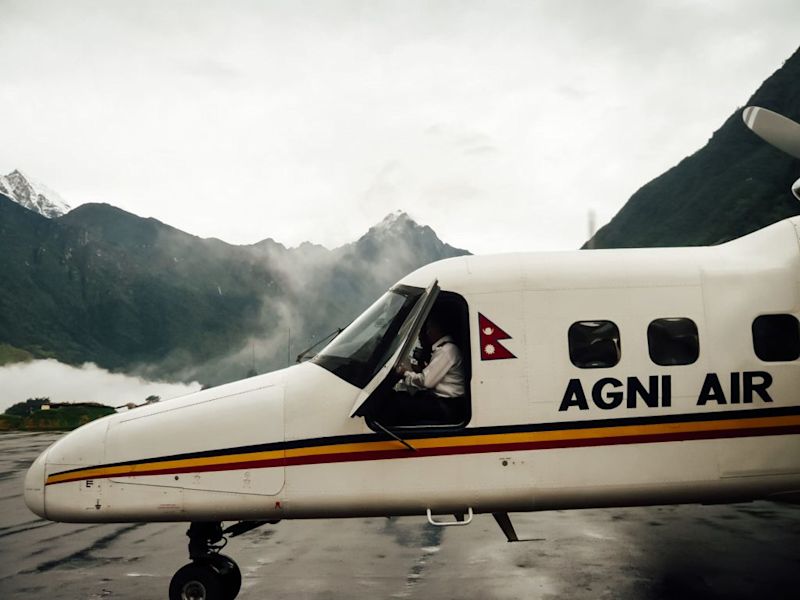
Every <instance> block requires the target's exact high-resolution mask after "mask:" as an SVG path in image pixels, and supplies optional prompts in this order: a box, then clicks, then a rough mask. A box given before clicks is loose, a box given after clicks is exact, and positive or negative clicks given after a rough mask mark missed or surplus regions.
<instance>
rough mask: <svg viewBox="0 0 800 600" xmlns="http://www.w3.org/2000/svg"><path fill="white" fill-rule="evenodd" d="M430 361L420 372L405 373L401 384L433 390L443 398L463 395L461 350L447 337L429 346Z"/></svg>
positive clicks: (417, 388) (412, 387) (418, 388)
mask: <svg viewBox="0 0 800 600" xmlns="http://www.w3.org/2000/svg"><path fill="white" fill-rule="evenodd" d="M431 350H432V352H431V360H430V362H429V363H428V366H427V367H425V368H424V369H423V370H422V372H420V373H415V372H414V371H406V372H405V373H404V374H403V380H402V383H403V384H404V385H405V387H407V388H410V389H414V390H424V389H429V390H433V393H434V394H436V395H437V396H441V397H443V398H457V397H459V396H463V395H464V363H463V361H462V359H461V350H459V349H458V346H457V345H456V344H455V343H454V342H453V338H452V337H450V336H449V335H446V336H444V337H443V338H441V339H439V340H438V341H437V342H436V343H435V344H433V346H431Z"/></svg>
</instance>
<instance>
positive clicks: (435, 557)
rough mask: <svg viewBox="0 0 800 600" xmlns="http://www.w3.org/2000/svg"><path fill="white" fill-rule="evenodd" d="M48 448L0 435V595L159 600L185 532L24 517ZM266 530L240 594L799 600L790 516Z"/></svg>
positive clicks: (246, 551)
mask: <svg viewBox="0 0 800 600" xmlns="http://www.w3.org/2000/svg"><path fill="white" fill-rule="evenodd" d="M57 437H58V436H57V435H54V434H33V433H6V434H0V557H1V558H2V560H0V598H3V599H6V598H11V599H15V600H16V599H19V600H25V599H31V600H33V599H36V600H39V599H41V598H70V599H101V598H110V599H119V600H143V599H150V598H154V599H161V598H166V597H167V587H168V585H169V580H170V578H171V577H172V574H173V573H174V571H175V570H176V569H178V568H179V567H180V566H181V565H183V564H184V563H186V562H187V551H186V542H187V538H186V536H185V531H186V525H185V524H163V523H161V524H127V525H125V524H120V525H85V524H84V525H68V524H60V523H50V522H48V521H43V520H41V519H38V518H36V517H35V516H34V515H33V514H32V513H31V512H29V511H28V509H27V508H26V507H25V504H24V502H23V498H22V481H23V477H24V475H25V470H26V469H27V467H28V465H29V464H30V463H31V462H32V461H33V459H34V458H35V457H36V455H37V454H38V453H39V452H40V451H41V450H43V449H44V448H45V447H47V446H48V445H49V444H50V443H51V442H52V441H53V440H55V439H56V438H57ZM512 520H513V521H514V524H515V526H516V528H517V532H518V533H519V535H520V537H522V538H529V539H530V540H531V541H527V542H524V543H518V544H508V543H507V542H506V541H505V538H504V536H503V534H502V533H501V532H500V530H499V528H498V527H497V525H496V524H495V522H494V520H493V519H492V518H491V517H490V516H477V517H475V521H474V522H473V523H472V524H471V525H469V526H467V527H457V528H449V529H447V530H442V529H441V528H436V527H431V526H429V525H428V524H427V523H426V521H425V517H424V516H423V517H419V518H401V519H350V520H340V521H296V522H283V523H279V524H278V525H275V526H265V527H262V528H260V529H257V530H254V531H252V532H250V533H248V534H245V535H243V536H241V537H239V538H235V539H233V540H231V542H230V543H229V545H228V547H227V548H226V550H225V553H226V554H229V555H230V556H232V557H233V558H234V559H235V560H236V561H237V562H238V563H239V566H240V567H241V570H242V573H243V576H244V581H243V585H242V592H241V594H240V595H239V598H241V599H243V600H246V599H259V600H260V599H264V600H272V599H304V598H309V599H314V600H340V599H341V600H359V599H362V598H364V599H366V598H370V599H375V598H411V599H413V598H418V599H425V600H440V599H441V600H444V599H448V600H449V599H452V598H459V599H466V600H470V599H474V600H489V599H499V600H511V599H517V598H519V599H522V598H524V599H526V600H534V599H547V598H553V599H555V598H558V599H564V598H569V599H576V600H583V599H586V600H588V599H591V600H597V599H598V598H609V599H612V598H613V599H630V600H633V599H648V600H656V599H658V600H661V599H664V600H666V599H672V598H681V599H683V600H687V599H688V600H693V599H698V600H699V599H703V600H715V599H723V598H724V599H734V600H739V599H741V600H744V599H751V598H753V599H755V598H759V599H762V598H770V599H771V600H777V599H783V598H785V599H787V600H788V599H796V598H800V507H794V506H785V505H779V504H773V503H769V502H754V503H749V504H735V505H722V506H693V505H692V506H664V507H652V508H627V509H614V510H608V509H604V510H581V511H564V512H547V513H531V514H519V515H518V514H514V515H512Z"/></svg>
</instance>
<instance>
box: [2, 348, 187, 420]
mask: <svg viewBox="0 0 800 600" xmlns="http://www.w3.org/2000/svg"><path fill="white" fill-rule="evenodd" d="M199 389H200V384H199V383H197V382H192V383H188V384H183V383H177V384H176V383H164V382H159V381H148V380H146V379H143V378H141V377H134V376H130V375H123V374H120V373H110V372H109V371H106V370H104V369H101V368H100V367H98V366H97V365H95V364H92V363H86V364H84V365H83V366H81V367H73V366H70V365H65V364H63V363H60V362H58V361H56V360H53V359H49V360H36V361H33V362H28V363H17V364H13V365H9V366H5V367H2V368H0V411H3V410H5V409H6V408H8V407H9V406H11V405H12V404H16V403H17V402H24V401H25V400H27V399H28V398H36V397H48V398H50V400H52V401H53V402H100V403H102V404H107V405H109V406H120V405H123V404H127V403H128V402H134V403H136V404H141V403H142V402H144V399H145V398H147V397H148V396H151V395H155V396H160V397H161V399H162V400H166V399H168V398H174V397H176V396H182V395H184V394H189V393H191V392H196V391H198V390H199Z"/></svg>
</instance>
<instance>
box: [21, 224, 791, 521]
mask: <svg viewBox="0 0 800 600" xmlns="http://www.w3.org/2000/svg"><path fill="white" fill-rule="evenodd" d="M798 227H800V219H797V218H795V219H788V220H785V221H782V222H780V223H777V224H775V225H773V226H771V227H768V228H766V229H764V230H762V231H759V232H756V233H754V234H751V235H749V236H746V237H744V238H741V239H739V240H736V241H734V242H730V243H727V244H723V245H720V246H714V247H704V248H674V249H647V250H594V251H576V252H563V253H539V254H514V255H502V256H487V257H461V258H455V259H449V260H446V261H441V262H438V263H434V264H432V265H428V266H426V267H424V268H422V269H420V270H418V271H416V272H415V273H412V274H411V275H409V276H407V277H406V278H404V279H403V280H402V281H401V282H400V285H402V286H406V287H407V288H409V289H419V290H422V289H424V288H425V287H426V286H427V285H428V284H429V283H430V281H431V280H432V279H434V278H436V279H438V282H439V286H440V287H441V290H442V291H443V293H445V292H446V293H447V294H450V295H452V296H453V297H457V298H458V299H459V302H463V306H464V311H465V315H466V318H465V323H468V325H467V326H466V327H468V330H465V331H464V332H462V333H463V335H462V339H463V340H464V352H465V354H466V355H467V359H468V361H469V364H470V374H471V376H470V379H469V382H468V384H469V414H468V419H466V422H465V423H458V424H454V425H451V426H448V425H446V424H438V425H434V426H430V425H425V424H420V425H419V426H415V427H413V426H412V427H404V428H399V429H397V430H396V431H395V433H397V435H398V436H399V437H401V438H402V439H403V440H404V441H405V442H407V444H408V445H410V446H411V447H412V448H413V449H409V448H408V447H407V446H406V445H404V444H403V443H401V442H400V441H397V440H395V439H393V438H392V437H390V436H388V435H387V434H385V433H384V432H382V431H381V430H380V429H379V428H377V427H376V426H375V424H374V423H373V422H372V421H371V420H370V418H362V417H359V416H356V417H355V418H351V417H350V412H351V409H352V408H353V405H354V402H356V400H357V398H359V396H360V395H361V394H362V387H363V386H359V385H354V384H353V383H351V382H348V381H346V380H345V379H343V378H342V377H340V376H339V375H337V374H335V373H334V372H333V371H332V370H330V369H328V368H325V367H324V366H321V365H320V364H315V363H313V362H308V363H303V364H300V365H297V366H293V367H290V368H287V369H284V370H282V371H278V372H274V373H269V374H266V375H261V376H257V377H253V378H250V379H246V380H243V381H239V382H236V383H232V384H228V385H225V386H220V387H217V388H212V389H208V390H205V391H202V392H198V393H196V394H192V395H189V396H185V397H182V398H177V399H173V400H170V401H166V402H161V403H158V404H154V405H150V406H145V407H141V408H137V409H135V410H131V411H127V412H123V413H118V414H115V415H111V416H109V417H106V418H104V419H101V420H98V421H95V422H93V423H90V424H88V425H86V426H84V427H82V428H80V429H78V430H76V431H75V432H73V433H70V434H68V435H66V436H64V437H63V438H62V439H61V440H59V441H58V442H56V443H55V444H54V445H53V446H51V447H50V448H49V449H48V450H46V451H45V452H44V453H43V454H42V455H41V456H40V457H39V459H38V460H37V461H36V463H34V465H33V466H32V467H31V469H30V471H29V473H28V476H27V478H26V483H25V488H26V492H25V493H26V501H27V503H28V505H29V506H30V507H31V509H32V510H34V512H36V513H37V514H39V515H41V516H43V517H46V518H48V519H51V520H58V521H75V522H106V521H109V522H110V521H115V522H116V521H126V522H129V521H221V520H273V519H289V518H317V517H354V516H368V515H411V514H424V513H425V512H426V511H427V510H428V509H430V510H431V511H432V512H433V513H437V514H446V513H447V514H451V513H456V514H458V513H463V512H466V511H467V510H468V509H472V511H473V512H476V513H486V512H499V511H504V512H507V511H530V510H546V509H557V508H577V507H599V506H618V505H646V504H660V503H676V502H727V501H736V500H750V499H757V498H775V499H780V498H793V497H797V495H798V494H799V493H800V399H799V398H798V393H797V390H798V389H800V363H799V362H798V360H797V357H796V356H794V355H793V354H792V349H791V348H788V349H787V348H786V347H784V346H787V344H788V345H791V341H792V340H791V339H789V340H788V341H786V342H785V343H784V344H783V346H781V347H779V348H777V349H774V350H773V349H772V348H771V347H770V346H769V344H770V342H769V336H768V335H767V336H766V338H765V337H764V335H762V334H761V333H760V328H762V327H766V331H767V333H769V331H770V329H769V327H773V328H774V327H775V326H776V325H777V326H780V325H781V324H782V323H784V322H790V323H791V321H790V319H791V318H794V319H795V321H794V322H796V318H797V316H798V314H800V250H799V249H798ZM758 319H761V320H758ZM787 319H788V320H789V321H786V320H787ZM757 320H758V321H757ZM487 323H488V325H487ZM679 329H680V331H678V330H679ZM684 329H685V330H686V331H684ZM498 331H500V332H502V333H503V334H504V335H502V336H499V335H498ZM676 331H678V333H675V332H676ZM603 332H605V333H603ZM608 332H612V333H608ZM687 332H688V333H687ZM343 335H344V334H343ZM592 336H594V337H592ZM604 336H605V337H604ZM659 336H662V337H663V336H666V337H663V339H664V340H666V341H665V342H663V348H661V349H659V348H655V349H654V344H658V343H660V342H658V340H659V339H662V338H659ZM670 336H672V337H670ZM756 338H758V339H756ZM762 338H763V339H766V340H767V341H766V342H765V341H763V339H762ZM789 338H791V336H789ZM764 344H766V346H765V345H764ZM764 348H766V350H765V349H764ZM771 352H772V354H770V353H771ZM670 353H672V354H670ZM759 353H760V354H761V356H759ZM609 357H611V358H609ZM776 357H777V358H776ZM612 363H613V364H612ZM373 401H374V399H373ZM383 401H388V400H383Z"/></svg>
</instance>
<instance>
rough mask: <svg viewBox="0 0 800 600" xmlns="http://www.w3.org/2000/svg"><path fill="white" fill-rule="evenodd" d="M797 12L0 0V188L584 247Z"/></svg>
mask: <svg viewBox="0 0 800 600" xmlns="http://www.w3.org/2000/svg"><path fill="white" fill-rule="evenodd" d="M798 23H800V2H798V1H797V0H760V1H759V2H754V1H753V0H748V1H744V0H741V1H734V0H725V1H722V0H719V1H714V2H681V1H679V0H668V1H661V2H641V1H640V0H631V1H620V2H594V1H585V2H556V1H552V2H501V1H497V0H492V1H486V2H446V1H435V2H434V1H431V2H413V1H409V0H398V1H396V2H378V1H370V2H345V1H329V2H296V1H287V2H270V1H259V2H241V1H240V2H237V1H224V2H196V1H193V2H174V1H169V2H167V1H164V0H159V1H155V2H146V1H143V0H136V1H129V0H126V1H124V2H121V1H109V0H98V1H72V0H70V1H65V0H55V1H41V2H39V1H32V0H19V1H17V0H0V172H2V173H6V172H8V171H10V170H12V169H14V168H19V169H21V170H22V171H23V172H25V173H26V174H27V175H29V176H30V177H31V178H33V179H35V180H39V181H40V182H42V183H44V184H46V185H48V186H49V187H51V188H53V189H55V190H56V191H58V192H59V193H60V194H61V195H62V196H63V197H64V199H65V200H67V201H68V202H69V203H70V204H72V205H73V206H76V205H78V204H82V203H84V202H109V203H111V204H114V205H116V206H119V207H121V208H123V209H125V210H128V211H131V212H134V213H136V214H138V215H141V216H145V217H147V216H152V217H155V218H157V219H159V220H161V221H164V222H166V223H169V224H171V225H173V226H176V227H178V228H180V229H183V230H185V231H188V232H190V233H194V234H196V235H200V236H203V237H218V238H221V239H223V240H225V241H228V242H231V243H237V244H243V243H253V242H256V241H258V240H261V239H263V238H266V237H273V238H275V239H277V240H279V241H281V242H283V243H285V244H287V245H297V244H299V243H300V242H302V241H305V240H310V241H313V242H316V243H321V244H324V245H326V246H328V247H334V246H337V245H341V244H343V243H346V242H349V241H352V240H354V239H356V238H357V237H358V236H359V235H361V234H362V233H364V231H366V229H367V228H368V227H369V226H370V225H371V224H374V223H376V222H377V221H379V220H380V219H381V218H382V217H383V216H385V215H386V214H387V213H389V212H390V211H393V210H395V209H403V210H406V211H408V212H409V213H411V215H412V216H413V217H415V218H416V219H417V220H418V221H420V222H422V223H425V224H429V225H431V226H432V227H433V228H434V229H435V230H436V231H437V232H438V233H439V235H440V237H442V238H443V239H444V240H445V241H447V242H449V243H451V244H453V245H456V246H460V247H464V248H468V249H470V250H472V251H474V252H481V253H482V252H493V251H508V250H540V249H566V248H574V247H576V246H578V245H579V244H581V243H582V242H583V241H584V240H585V238H586V230H587V213H588V211H589V210H590V209H593V210H595V211H596V213H597V220H598V222H599V223H600V224H602V223H604V222H606V221H607V220H608V219H609V218H610V217H611V216H613V214H614V213H615V212H616V211H617V210H618V209H619V208H620V207H621V206H622V205H623V204H624V202H625V201H626V200H627V199H628V198H629V197H630V195H631V194H632V193H633V192H634V191H635V190H636V189H637V188H638V187H640V186H641V185H642V184H643V183H645V182H647V181H648V180H650V179H652V178H653V177H655V176H656V175H658V174H660V173H662V172H663V171H665V170H666V169H667V168H669V167H671V166H673V165H674V164H676V163H677V162H678V161H679V160H680V159H681V158H682V157H684V156H686V155H687V154H690V153H692V152H694V151H695V150H697V149H698V148H699V147H701V146H702V145H703V144H704V143H705V142H706V140H707V139H708V137H709V136H710V134H711V133H712V131H713V130H715V129H717V128H718V127H719V126H720V125H721V124H722V122H723V121H724V119H725V118H726V117H727V116H728V115H729V114H730V113H731V112H732V111H733V110H735V109H736V108H737V107H738V106H741V105H743V104H744V103H745V102H746V100H747V98H748V97H749V96H750V94H752V93H753V92H754V91H755V89H756V88H757V86H758V85H759V84H760V83H761V82H762V81H763V80H764V79H765V78H766V77H768V76H769V75H770V74H771V73H773V72H774V71H775V70H776V69H778V68H779V67H780V66H781V64H782V63H783V61H784V60H785V59H786V58H788V57H789V56H790V55H791V54H792V52H793V51H794V50H796V48H797V46H798V44H800V35H798V28H797V25H798Z"/></svg>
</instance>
